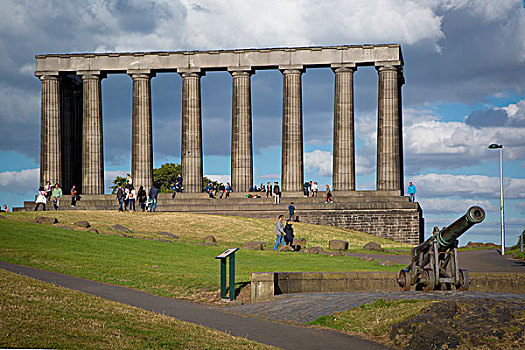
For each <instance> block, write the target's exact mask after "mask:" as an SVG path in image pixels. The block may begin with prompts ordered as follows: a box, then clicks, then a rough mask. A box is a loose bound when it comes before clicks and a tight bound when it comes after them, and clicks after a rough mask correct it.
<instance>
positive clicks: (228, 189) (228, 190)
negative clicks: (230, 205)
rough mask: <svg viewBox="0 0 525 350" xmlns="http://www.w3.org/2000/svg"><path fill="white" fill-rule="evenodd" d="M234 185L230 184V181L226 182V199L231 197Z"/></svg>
mask: <svg viewBox="0 0 525 350" xmlns="http://www.w3.org/2000/svg"><path fill="white" fill-rule="evenodd" d="M232 191H233V190H232V187H231V186H230V183H229V182H226V187H225V188H224V193H225V195H224V199H226V198H229V197H230V192H232Z"/></svg>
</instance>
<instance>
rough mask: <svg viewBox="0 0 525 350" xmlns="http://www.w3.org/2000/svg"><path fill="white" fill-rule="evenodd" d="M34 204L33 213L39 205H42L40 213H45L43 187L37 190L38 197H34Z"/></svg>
mask: <svg viewBox="0 0 525 350" xmlns="http://www.w3.org/2000/svg"><path fill="white" fill-rule="evenodd" d="M35 203H36V206H35V211H37V210H38V207H39V206H40V204H42V211H46V203H47V193H46V191H45V190H44V187H43V186H40V188H39V189H38V196H37V197H36V201H35Z"/></svg>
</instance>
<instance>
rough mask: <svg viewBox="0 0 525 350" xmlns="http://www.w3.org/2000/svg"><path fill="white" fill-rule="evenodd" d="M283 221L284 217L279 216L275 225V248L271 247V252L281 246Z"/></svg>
mask: <svg viewBox="0 0 525 350" xmlns="http://www.w3.org/2000/svg"><path fill="white" fill-rule="evenodd" d="M283 220H284V215H279V218H278V219H277V222H276V223H275V246H274V247H273V250H277V249H279V246H280V245H283V236H284V234H285V232H284V225H283Z"/></svg>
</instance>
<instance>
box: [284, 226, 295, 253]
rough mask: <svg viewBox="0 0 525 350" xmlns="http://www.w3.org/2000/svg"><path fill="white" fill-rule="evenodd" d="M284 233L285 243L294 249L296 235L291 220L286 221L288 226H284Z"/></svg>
mask: <svg viewBox="0 0 525 350" xmlns="http://www.w3.org/2000/svg"><path fill="white" fill-rule="evenodd" d="M284 233H285V235H284V243H285V244H286V245H289V246H290V247H292V248H293V238H294V234H293V227H292V221H291V220H288V221H286V225H285V226H284ZM294 250H295V249H294Z"/></svg>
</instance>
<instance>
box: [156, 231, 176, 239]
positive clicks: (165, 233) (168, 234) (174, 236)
mask: <svg viewBox="0 0 525 350" xmlns="http://www.w3.org/2000/svg"><path fill="white" fill-rule="evenodd" d="M157 234H159V235H161V236H165V237H170V238H180V237H179V236H177V235H174V234H173V233H169V232H163V231H159V232H157Z"/></svg>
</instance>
